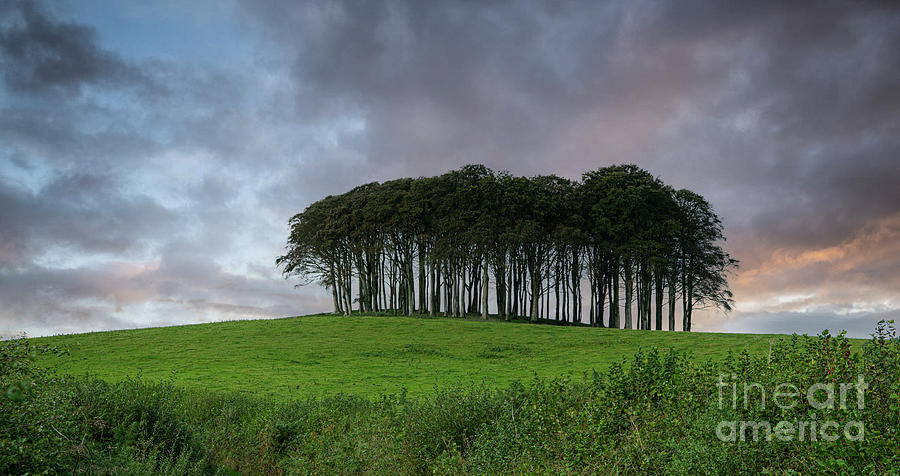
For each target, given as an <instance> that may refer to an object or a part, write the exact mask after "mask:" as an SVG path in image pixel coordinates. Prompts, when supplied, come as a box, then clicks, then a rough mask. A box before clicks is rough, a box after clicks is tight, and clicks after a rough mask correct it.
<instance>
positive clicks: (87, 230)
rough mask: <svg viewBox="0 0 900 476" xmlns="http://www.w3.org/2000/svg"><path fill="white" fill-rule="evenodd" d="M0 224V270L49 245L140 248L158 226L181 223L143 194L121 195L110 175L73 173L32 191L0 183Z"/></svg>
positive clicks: (85, 249) (112, 250)
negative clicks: (0, 224)
mask: <svg viewBox="0 0 900 476" xmlns="http://www.w3.org/2000/svg"><path fill="white" fill-rule="evenodd" d="M0 223H2V224H3V226H2V228H0V243H2V247H0V269H3V268H9V267H12V268H14V267H17V266H21V265H23V264H27V263H29V262H31V261H32V260H34V259H35V257H36V256H37V255H39V254H41V253H43V252H46V251H47V250H48V249H52V248H53V247H62V248H66V249H67V254H91V253H107V254H111V255H127V254H129V252H140V251H143V247H145V246H146V245H147V242H146V241H145V240H147V239H150V238H158V235H157V232H158V230H167V229H173V228H176V227H177V226H178V225H179V224H181V225H183V224H184V221H183V219H182V218H181V217H180V216H178V215H176V214H175V213H174V212H173V211H171V210H167V209H165V208H164V207H162V206H160V205H159V204H158V203H156V202H155V201H154V200H152V199H150V198H149V197H147V196H141V195H136V196H135V195H123V193H122V191H121V190H120V187H119V185H118V184H116V183H115V182H114V178H113V177H109V176H103V175H87V174H78V175H64V176H60V177H57V178H56V179H54V180H53V181H52V182H51V183H49V184H48V185H47V186H46V187H44V188H42V189H41V190H40V191H39V192H37V193H31V192H28V191H24V190H21V189H15V188H11V187H9V186H7V185H6V184H4V183H2V182H0ZM166 233H169V232H166Z"/></svg>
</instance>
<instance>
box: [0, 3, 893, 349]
mask: <svg viewBox="0 0 900 476" xmlns="http://www.w3.org/2000/svg"><path fill="white" fill-rule="evenodd" d="M470 163H483V164H485V165H487V166H488V167H490V168H492V169H494V170H497V171H500V170H505V171H509V172H511V173H513V174H516V175H523V176H533V175H539V174H551V173H552V174H557V175H560V176H565V177H569V178H573V179H577V178H579V177H580V174H581V173H582V172H584V171H587V170H593V169H596V168H599V167H604V166H607V165H611V164H619V163H633V164H637V165H639V166H640V167H643V168H645V169H647V170H648V171H650V172H651V173H653V174H654V175H656V176H658V177H660V178H661V179H662V180H663V181H664V182H666V183H667V184H670V185H672V186H673V187H676V188H689V189H691V190H694V191H695V192H697V193H700V194H701V195H703V196H705V197H706V198H707V199H708V200H709V201H710V202H711V203H712V205H713V206H714V208H715V209H716V211H717V212H718V213H719V214H720V215H721V217H722V219H723V223H724V225H725V231H726V236H727V237H728V241H727V242H726V243H725V248H726V250H727V251H729V252H730V253H731V254H732V255H733V256H734V257H735V258H737V259H739V260H740V261H741V267H740V268H739V269H738V270H737V271H736V272H735V273H734V274H733V275H732V277H731V287H732V290H733V291H734V294H735V301H736V309H735V310H734V311H733V312H731V313H730V314H727V315H726V314H724V313H722V312H718V311H705V312H701V313H699V315H695V323H694V329H695V330H699V331H725V332H777V333H792V332H798V333H810V334H815V333H818V332H819V331H821V330H822V329H825V328H827V329H830V330H831V331H832V332H834V331H836V330H839V329H846V330H847V331H848V333H849V334H850V335H852V336H858V337H864V336H866V335H867V334H869V333H870V332H871V331H872V330H873V329H874V325H875V324H874V323H875V322H877V321H878V320H880V319H896V318H900V9H898V7H895V6H893V5H892V4H891V2H867V1H862V0H856V1H828V0H822V1H815V2H801V1H798V2H783V1H771V2H770V1H756V2H730V1H693V0H678V1H675V0H673V1H644V0H621V1H608V2H599V1H597V2H595V1H584V2H578V1H562V0H560V1H531V2H529V1H522V2H512V1H486V2H481V1H440V0H436V1H428V2H421V1H414V0H410V1H387V2H382V1H367V2H356V1H346V2H343V1H301V2H269V1H260V0H247V1H240V0H235V1H232V0H225V1H223V0H208V1H205V0H197V1H191V2H182V1H177V0H167V1H157V2H153V1H149V2H148V1H133V2H128V1H84V0H78V1H74V0H73V1H67V0H61V1H48V2H31V1H16V0H12V1H11V0H0V335H4V336H12V335H19V334H21V333H23V332H24V333H27V335H31V336H38V335H50V334H58V333H72V332H83V331H94V330H107V329H121V328H134V327H146V326H160V325H174V324H184V323H199V322H213V321H222V320H233V319H247V318H264V317H282V316H290V315H299V314H306V313H313V312H324V311H329V310H330V308H331V301H330V296H329V295H328V294H327V293H326V292H325V291H323V290H322V289H321V288H317V287H315V286H305V287H300V288H295V287H294V285H295V284H296V282H295V281H291V280H285V279H284V278H283V277H282V276H281V273H280V271H279V270H278V269H277V268H276V267H275V264H274V259H275V257H276V256H277V255H279V254H282V252H283V250H284V245H285V241H286V239H287V234H288V227H287V221H288V219H289V218H290V217H291V216H292V215H293V214H295V213H297V212H300V211H302V210H303V209H304V208H305V207H306V206H307V205H309V204H310V203H311V202H313V201H315V200H318V199H320V198H322V197H324V196H325V195H328V194H338V193H342V192H344V191H347V190H349V189H351V188H352V187H354V186H357V185H361V184H364V183H368V182H372V181H382V180H389V179H394V178H399V177H417V176H429V175H438V174H441V173H443V172H446V171H448V170H452V169H455V168H458V167H461V166H463V165H465V164H470Z"/></svg>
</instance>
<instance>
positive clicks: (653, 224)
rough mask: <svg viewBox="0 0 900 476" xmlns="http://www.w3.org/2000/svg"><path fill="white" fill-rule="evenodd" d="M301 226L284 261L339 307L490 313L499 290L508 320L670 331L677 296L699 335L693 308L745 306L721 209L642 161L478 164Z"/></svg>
mask: <svg viewBox="0 0 900 476" xmlns="http://www.w3.org/2000/svg"><path fill="white" fill-rule="evenodd" d="M289 226H290V235H289V237H288V240H287V247H286V253H285V254H284V255H283V256H279V257H278V258H277V259H276V263H277V264H278V265H279V266H280V267H281V268H282V270H283V272H284V275H285V277H290V276H296V277H299V278H301V279H302V281H301V284H308V283H311V282H318V283H319V284H321V285H323V286H325V287H326V288H327V289H329V290H330V291H331V295H332V300H333V303H334V312H335V313H343V314H350V313H351V312H352V311H353V310H354V308H355V309H356V310H358V311H360V312H375V311H388V312H393V313H402V314H408V315H412V314H416V313H420V314H430V315H437V314H440V315H449V316H463V315H466V314H480V315H481V316H482V317H484V318H486V317H487V316H488V312H489V308H490V307H491V303H490V301H491V300H490V298H489V296H490V295H491V294H493V298H494V299H493V301H494V303H493V309H491V313H492V314H496V315H498V316H501V317H503V318H505V319H507V320H509V319H511V318H514V317H522V316H525V317H528V318H530V319H531V320H532V321H538V320H553V321H559V322H561V323H584V324H589V325H591V326H609V327H625V328H628V329H630V328H637V329H657V330H662V328H663V322H664V319H663V309H664V305H665V307H667V311H668V319H667V320H668V329H669V330H675V315H676V309H680V311H681V314H682V325H681V328H682V329H683V330H686V331H689V330H690V329H691V316H692V313H693V310H694V309H697V308H698V307H708V306H714V307H718V308H720V309H723V310H725V311H729V310H731V307H732V305H733V300H732V294H731V291H730V290H729V289H728V279H727V278H728V272H729V270H730V269H732V268H735V267H736V266H737V264H738V262H737V260H735V259H733V258H732V257H731V256H729V255H728V253H727V252H726V251H725V250H724V249H723V248H722V244H723V243H724V241H725V236H724V230H723V227H722V222H721V219H720V218H719V217H718V216H717V215H716V213H715V212H714V211H713V209H712V206H711V205H710V204H709V202H708V201H706V200H705V199H704V198H703V197H702V196H700V195H699V194H697V193H694V192H691V191H689V190H675V189H673V188H672V187H669V186H667V185H665V184H664V183H663V182H662V181H661V180H660V179H659V178H656V177H654V176H653V175H652V174H650V173H649V172H647V171H646V170H643V169H641V168H639V167H637V166H635V165H615V166H610V167H604V168H601V169H598V170H594V171H590V172H586V173H584V174H583V175H582V177H581V180H580V181H572V180H569V179H566V178H562V177H558V176H555V175H542V176H536V177H516V176H512V175H510V174H509V173H506V172H500V173H495V172H493V171H492V170H490V169H489V168H487V167H485V166H483V165H467V166H465V167H462V168H461V169H459V170H454V171H451V172H448V173H445V174H443V175H440V176H437V177H421V178H415V179H413V178H402V179H397V180H391V181H387V182H383V183H378V182H373V183H369V184H366V185H362V186H359V187H356V188H354V189H352V190H350V191H348V192H346V193H344V194H341V195H337V196H328V197H325V198H323V199H321V200H319V201H317V202H315V203H313V204H311V205H310V206H309V207H307V208H306V210H304V211H303V212H302V213H298V214H297V215H294V216H293V217H292V218H291V219H290V221H289ZM585 300H587V309H585V308H584V304H585ZM654 318H655V319H654Z"/></svg>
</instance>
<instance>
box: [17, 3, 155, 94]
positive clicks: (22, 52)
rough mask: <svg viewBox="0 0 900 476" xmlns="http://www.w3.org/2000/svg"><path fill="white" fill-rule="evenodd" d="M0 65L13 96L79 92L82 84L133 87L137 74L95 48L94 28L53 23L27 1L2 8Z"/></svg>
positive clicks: (38, 6) (116, 57)
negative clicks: (52, 90) (126, 84)
mask: <svg viewBox="0 0 900 476" xmlns="http://www.w3.org/2000/svg"><path fill="white" fill-rule="evenodd" d="M0 16H2V17H3V21H2V22H0V61H2V63H0V64H2V66H3V79H4V81H5V83H6V86H7V88H9V89H10V90H11V91H19V92H34V91H40V90H43V89H47V88H54V87H59V88H64V89H74V90H78V89H79V88H80V86H81V85H82V84H84V83H93V82H132V81H139V80H141V79H142V78H141V74H140V72H139V71H138V70H137V69H135V68H134V67H132V66H130V65H128V64H127V63H126V62H125V61H123V60H122V59H121V58H120V57H119V56H117V55H116V54H114V53H112V52H110V51H106V50H103V49H101V48H99V47H98V46H97V44H96V33H95V31H94V30H93V29H92V28H89V27H86V26H84V25H78V24H74V23H67V22H60V21H55V20H54V19H52V18H51V17H49V16H48V15H47V13H46V12H45V11H43V9H42V8H41V6H40V5H38V4H36V3H35V2H33V1H29V0H3V1H2V2H0Z"/></svg>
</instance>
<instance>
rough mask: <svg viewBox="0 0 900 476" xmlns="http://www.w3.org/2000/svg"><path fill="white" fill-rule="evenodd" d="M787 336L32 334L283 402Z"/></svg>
mask: <svg viewBox="0 0 900 476" xmlns="http://www.w3.org/2000/svg"><path fill="white" fill-rule="evenodd" d="M782 337H784V336H778V335H758V334H712V333H682V332H660V331H634V330H621V329H614V330H611V329H594V328H586V327H561V326H549V325H531V324H523V323H507V322H495V321H489V322H484V321H480V320H463V319H442V318H435V319H427V318H409V317H371V316H352V317H334V316H305V317H295V318H286V319H274V320H254V321H234V322H222V323H213V324H200V325H189V326H178V327H163V328H149V329H137V330H126V331H112V332H95V333H88V334H76V335H65V336H54V337H44V338H39V339H35V340H36V341H39V342H41V343H45V344H51V345H65V346H66V347H68V349H69V350H70V352H71V355H69V356H66V357H60V358H57V357H54V358H43V360H42V361H41V363H44V364H49V365H52V366H54V367H56V368H58V369H59V370H61V371H62V372H64V373H69V374H73V375H83V374H86V373H89V374H93V375H96V376H98V377H100V378H102V379H106V380H111V381H115V380H120V379H123V378H126V377H130V376H138V375H140V376H141V377H143V378H145V379H151V380H170V381H172V382H173V383H175V384H176V385H179V386H184V387H195V388H203V389H209V390H213V391H219V390H237V391H242V392H250V393H254V394H258V395H274V396H276V397H279V398H285V397H286V398H290V397H297V396H301V397H302V396H308V395H320V394H331V393H337V392H343V393H353V394H359V395H369V396H372V395H377V394H381V393H394V392H399V391H401V389H404V388H405V389H406V390H407V391H408V392H409V393H410V394H418V395H421V394H425V393H430V392H431V391H432V390H433V389H435V388H437V387H445V386H447V385H451V384H469V383H485V384H487V385H490V386H505V385H507V384H509V383H510V382H512V381H514V380H529V379H531V378H532V377H533V376H534V375H535V374H536V375H539V376H541V377H557V376H560V377H565V376H571V377H573V378H581V376H582V375H583V374H584V373H585V372H591V371H592V370H595V369H596V370H598V371H601V370H604V369H606V368H607V367H608V366H609V364H611V363H612V362H615V361H618V360H621V359H622V358H623V357H630V356H631V355H633V354H634V352H635V351H637V350H638V349H639V348H641V347H644V348H649V347H653V346H655V347H660V348H669V347H672V348H676V349H680V350H685V351H690V352H692V353H693V355H694V358H695V359H698V360H705V359H707V358H712V359H716V358H720V357H724V356H726V355H727V353H728V352H729V351H732V352H740V351H741V350H743V349H747V350H748V351H749V352H753V353H762V352H766V351H767V349H768V348H769V342H770V341H771V340H772V339H777V338H782Z"/></svg>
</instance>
